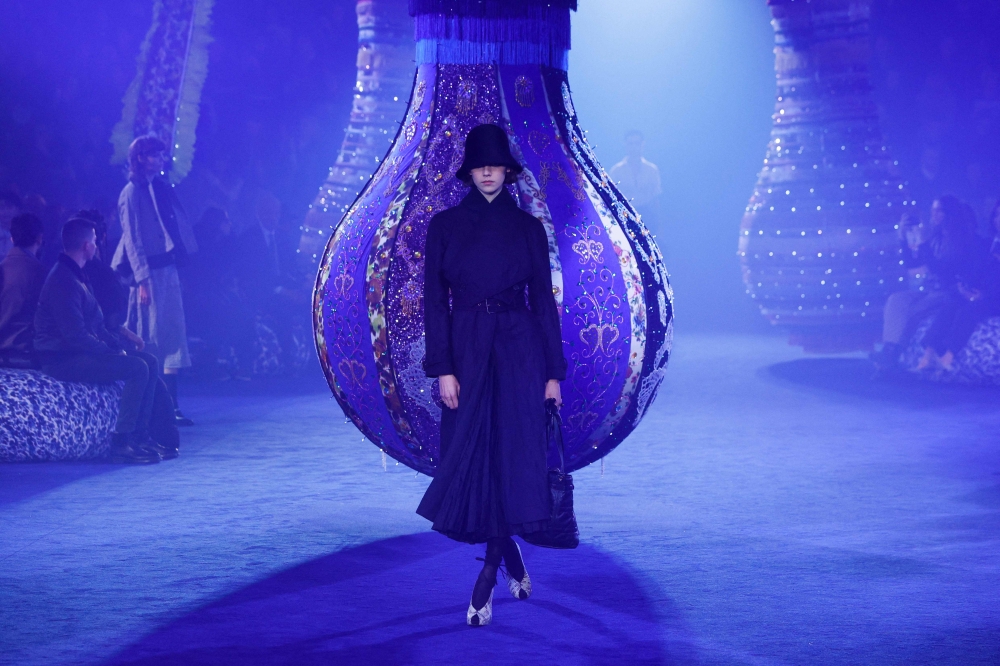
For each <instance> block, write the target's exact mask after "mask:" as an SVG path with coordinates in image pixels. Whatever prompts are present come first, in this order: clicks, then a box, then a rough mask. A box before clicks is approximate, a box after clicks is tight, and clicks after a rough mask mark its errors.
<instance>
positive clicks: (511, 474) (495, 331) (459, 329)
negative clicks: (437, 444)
mask: <svg viewBox="0 0 1000 666" xmlns="http://www.w3.org/2000/svg"><path fill="white" fill-rule="evenodd" d="M425 252H426V262H425V279H424V322H425V329H426V343H427V356H426V359H425V362H424V369H425V371H426V372H427V374H428V375H429V376H432V377H436V376H440V375H444V374H453V375H455V376H456V377H457V378H458V381H459V385H460V394H459V399H458V409H457V410H451V409H448V408H447V407H445V408H444V410H443V414H442V422H441V458H440V461H439V465H438V471H437V473H436V474H435V477H434V480H433V482H432V483H431V485H430V487H429V488H428V489H427V493H426V494H425V495H424V498H423V500H422V501H421V503H420V507H419V508H418V509H417V512H418V513H419V514H420V515H422V516H424V517H425V518H427V519H428V520H431V521H432V522H433V523H434V529H436V530H438V531H439V532H442V533H444V534H446V535H447V536H450V537H452V538H454V539H457V540H459V541H466V542H470V543H477V542H482V541H485V540H486V539H488V538H493V537H499V536H508V535H512V534H525V533H528V532H532V531H536V530H539V529H542V528H544V527H545V524H546V521H547V518H548V515H549V501H550V500H549V493H548V485H547V468H546V454H547V443H546V435H545V382H546V380H547V379H559V380H562V379H565V377H566V360H565V358H564V357H563V353H562V336H561V334H560V330H559V315H558V312H557V310H556V303H555V298H554V297H553V294H552V276H551V272H550V268H549V251H548V241H547V238H546V235H545V230H544V228H543V227H542V225H541V223H540V222H539V221H538V220H536V219H535V218H534V217H532V216H531V215H529V214H528V213H526V212H524V211H522V210H521V209H519V208H518V207H517V204H516V202H515V201H514V199H513V197H511V195H510V194H508V193H507V191H506V190H503V191H501V192H500V194H499V195H498V196H497V197H496V198H495V199H494V200H493V202H492V203H490V202H488V201H487V200H486V198H485V197H483V196H482V195H481V194H480V193H479V192H478V191H477V190H472V192H470V193H469V195H468V196H466V197H465V199H463V200H462V203H461V204H460V205H458V206H456V207H454V208H449V209H448V210H446V211H444V212H442V213H439V214H438V215H436V216H434V218H433V219H432V220H431V223H430V226H429V228H428V231H427V246H426V249H425ZM525 288H527V292H528V293H527V303H526V301H525V294H524V289H525ZM449 295H450V302H451V307H449ZM486 298H490V299H494V298H495V299H497V300H498V301H499V303H496V302H493V301H492V300H491V302H493V305H492V306H491V307H490V308H489V310H486V309H482V308H477V307H476V304H479V303H481V302H482V301H483V300H484V299H486Z"/></svg>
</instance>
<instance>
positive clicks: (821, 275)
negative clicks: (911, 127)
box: [739, 0, 916, 351]
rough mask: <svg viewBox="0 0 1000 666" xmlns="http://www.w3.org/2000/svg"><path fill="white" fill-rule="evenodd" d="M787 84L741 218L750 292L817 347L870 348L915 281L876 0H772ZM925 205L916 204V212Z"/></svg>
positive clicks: (781, 79)
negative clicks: (906, 249)
mask: <svg viewBox="0 0 1000 666" xmlns="http://www.w3.org/2000/svg"><path fill="white" fill-rule="evenodd" d="M768 5H769V6H770V8H771V14H772V17H773V21H772V25H773V26H774V33H775V48H774V53H775V71H776V75H777V96H776V100H775V113H774V115H773V119H774V127H773V129H772V131H771V140H770V142H769V144H768V148H767V155H766V156H765V159H764V166H763V169H762V170H761V171H760V174H759V175H758V180H757V185H756V186H755V188H754V193H753V196H752V197H751V198H750V203H749V205H748V206H747V208H746V212H745V214H744V216H743V222H742V224H741V225H740V242H739V256H740V261H741V263H742V267H743V280H744V283H745V284H746V289H747V293H748V294H750V296H751V298H753V299H755V300H756V301H757V303H758V304H759V305H760V309H761V313H762V314H763V315H764V316H765V317H767V318H768V319H769V320H770V321H771V322H772V323H773V324H777V325H782V326H785V327H787V328H788V329H789V330H790V331H791V340H790V342H791V343H792V344H798V345H802V346H803V347H805V349H806V350H807V351H850V350H854V349H867V348H870V347H871V345H872V343H873V342H874V341H876V340H878V339H879V338H880V335H881V329H880V325H881V317H882V306H883V305H884V304H885V299H886V297H887V296H888V295H889V294H890V293H892V292H893V291H896V290H898V289H899V288H900V287H901V286H902V284H903V269H902V267H901V265H900V256H899V241H898V237H897V233H896V228H897V225H898V223H899V219H900V217H901V215H902V214H903V213H905V212H907V211H909V210H911V206H913V205H914V203H915V202H913V201H911V200H910V199H909V196H908V192H907V190H906V186H905V183H903V182H902V180H901V178H900V176H899V171H898V168H897V164H898V163H897V162H895V161H894V160H893V159H892V157H891V156H890V154H889V150H888V149H887V147H886V145H885V141H884V140H883V138H882V134H881V131H880V130H879V124H878V113H877V109H876V106H875V102H874V100H873V98H872V91H871V84H870V82H869V62H870V49H869V33H868V22H869V11H870V2H869V1H868V0H813V1H812V2H800V1H799V2H797V1H795V0H768ZM915 212H916V211H915V210H914V213H915Z"/></svg>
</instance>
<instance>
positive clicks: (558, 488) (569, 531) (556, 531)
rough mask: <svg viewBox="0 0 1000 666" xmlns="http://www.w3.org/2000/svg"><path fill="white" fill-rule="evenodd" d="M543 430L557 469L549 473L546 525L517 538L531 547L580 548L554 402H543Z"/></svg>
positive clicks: (570, 476) (549, 400)
mask: <svg viewBox="0 0 1000 666" xmlns="http://www.w3.org/2000/svg"><path fill="white" fill-rule="evenodd" d="M545 414H546V417H547V419H546V431H547V433H548V441H549V445H550V446H551V445H553V444H554V445H555V447H556V450H558V451H559V469H552V470H549V492H551V493H552V514H551V515H550V516H549V526H548V527H547V528H546V529H544V530H542V531H541V532H531V533H529V534H522V535H521V538H523V539H524V540H525V541H527V542H528V543H530V544H533V545H535V546H543V547H545V548H576V547H577V546H579V545H580V530H579V529H578V528H577V526H576V514H575V513H574V512H573V477H572V475H570V474H567V473H566V456H565V452H564V451H563V439H562V419H560V418H559V409H558V408H557V407H556V401H555V400H554V399H553V398H549V399H548V400H546V401H545Z"/></svg>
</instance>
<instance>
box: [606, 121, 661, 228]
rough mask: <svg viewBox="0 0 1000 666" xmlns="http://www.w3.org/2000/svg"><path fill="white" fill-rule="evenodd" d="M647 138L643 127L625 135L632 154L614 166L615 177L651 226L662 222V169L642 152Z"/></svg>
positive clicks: (655, 226) (612, 174)
mask: <svg viewBox="0 0 1000 666" xmlns="http://www.w3.org/2000/svg"><path fill="white" fill-rule="evenodd" d="M645 145H646V140H645V138H644V137H643V136H642V132H640V131H639V130H631V131H630V132H628V133H627V134H626V135H625V148H626V150H627V151H628V154H627V155H626V156H625V158H624V159H623V160H622V161H621V162H619V163H618V164H616V165H614V166H613V167H611V172H610V175H611V180H613V181H614V182H615V183H616V184H617V185H618V189H620V190H621V191H622V194H624V195H625V197H626V198H627V199H629V200H630V201H631V202H632V205H633V206H635V209H636V211H638V213H639V215H641V216H642V221H643V222H645V224H646V226H647V227H648V228H649V229H650V230H655V229H657V225H659V223H660V195H661V194H663V187H662V185H661V183H660V169H659V167H657V166H656V165H655V164H653V163H652V162H650V161H649V160H647V159H646V158H645V157H643V156H642V151H643V149H644V148H645Z"/></svg>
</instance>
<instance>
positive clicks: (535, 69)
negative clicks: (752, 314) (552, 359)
mask: <svg viewBox="0 0 1000 666" xmlns="http://www.w3.org/2000/svg"><path fill="white" fill-rule="evenodd" d="M564 11H567V12H568V9H566V10H564ZM439 13H440V12H439ZM419 18H420V17H419V16H418V25H420V22H419ZM425 23H426V24H428V25H429V24H430V22H425ZM453 27H454V26H452V28H448V29H449V30H452V29H453ZM533 30H534V33H533V34H535V35H548V37H546V38H545V39H549V40H550V41H549V43H548V44H540V46H541V47H542V50H545V49H547V48H549V47H551V46H552V41H551V40H558V39H561V37H559V36H558V32H559V31H558V30H552V29H547V28H546V27H545V26H542V27H540V28H537V29H533ZM451 36H453V37H454V36H455V34H454V32H453V33H451ZM459 36H463V35H459ZM464 36H465V37H469V36H470V35H469V34H468V33H467V34H465V35H464ZM471 36H473V37H474V36H475V35H471ZM483 36H484V37H486V38H488V37H489V35H483ZM542 41H544V40H542ZM566 43H567V44H568V35H566ZM474 52H475V49H472V50H469V51H468V53H474ZM546 61H547V60H546V59H545V57H544V56H540V59H539V60H538V62H535V63H518V64H508V63H498V62H480V63H478V64H461V63H459V64H455V63H442V62H440V61H438V62H435V63H431V64H425V65H420V66H419V67H418V72H417V78H416V82H415V84H414V92H413V95H412V99H411V102H410V107H409V111H408V113H407V116H406V119H405V120H404V122H403V124H402V125H401V127H400V131H399V134H398V135H397V137H396V140H395V142H394V143H393V146H392V148H391V149H390V151H389V154H388V155H387V157H386V159H385V160H384V161H383V163H382V165H381V167H380V168H379V170H378V171H377V172H376V173H375V175H374V176H373V178H372V180H371V181H370V182H369V183H368V185H367V186H366V187H365V188H364V190H363V191H362V192H361V195H360V196H359V197H358V200H357V201H356V202H355V204H354V205H353V206H352V208H351V209H350V211H349V212H348V213H347V214H346V215H345V216H344V218H343V220H342V221H341V223H340V224H339V226H338V227H337V229H336V232H335V234H334V236H333V237H332V238H331V240H330V243H329V245H328V246H327V248H326V252H325V253H324V256H323V261H322V263H321V268H320V272H319V275H318V277H317V285H316V291H315V313H316V317H315V324H316V342H317V348H318V350H319V355H320V359H321V362H322V365H323V368H324V372H325V373H326V376H327V380H328V382H329V383H330V386H331V388H332V390H333V392H334V395H335V397H336V398H337V400H338V402H339V403H340V405H341V406H342V407H343V409H344V412H345V414H346V415H347V416H348V417H349V418H351V419H352V420H353V421H354V423H355V424H356V425H357V426H358V428H359V429H360V430H361V431H362V432H363V433H364V434H365V436H366V437H367V438H368V439H370V440H371V441H373V442H374V443H375V444H376V445H378V446H379V447H380V448H381V449H382V450H383V451H385V452H386V453H387V454H388V455H390V456H392V457H393V458H395V459H396V460H398V461H400V462H402V463H404V464H406V465H408V466H409V467H411V468H413V469H415V470H418V471H420V472H423V473H425V474H430V475H433V473H434V470H435V468H436V463H437V456H438V450H439V438H440V432H439V422H440V417H441V406H440V396H439V394H438V393H437V382H436V380H432V379H429V378H427V377H426V376H425V375H424V372H423V369H422V367H421V362H422V360H423V356H424V338H423V304H422V302H421V298H422V292H423V248H424V243H425V238H426V231H427V225H428V223H429V221H430V219H431V217H432V216H433V215H434V214H435V213H437V212H439V211H441V210H444V209H445V208H449V207H451V206H454V205H456V204H458V202H459V201H460V200H461V198H462V197H463V196H464V194H465V193H466V192H467V189H466V187H465V186H463V185H462V184H461V183H459V182H458V181H457V180H456V179H455V177H454V174H455V171H456V170H457V169H458V166H459V165H460V164H461V161H462V156H463V148H464V141H465V136H466V134H467V133H468V131H469V130H470V129H472V128H473V127H475V126H476V125H478V124H480V123H490V122H492V123H497V124H499V125H501V126H503V127H505V128H506V129H507V132H508V137H509V139H510V142H511V148H512V151H513V152H514V155H515V157H516V158H517V159H518V160H519V161H520V162H521V163H522V164H523V165H524V166H525V171H524V173H523V174H521V176H520V177H519V179H518V182H517V184H516V185H512V186H509V187H511V190H512V194H514V195H515V196H516V198H517V200H518V203H519V205H520V206H521V208H523V209H524V210H526V211H528V212H530V213H532V214H533V215H535V216H536V217H537V218H538V219H539V220H541V221H542V223H543V225H544V226H545V228H546V231H547V234H548V236H549V250H550V264H551V268H552V276H553V290H554V292H555V295H556V300H557V303H558V304H559V307H560V315H561V323H562V334H563V345H564V353H565V356H566V358H567V360H568V362H569V374H568V376H567V379H566V381H565V382H563V399H564V406H563V410H562V416H563V424H564V430H565V432H564V442H565V449H566V463H567V467H568V468H569V469H570V470H575V469H579V468H580V467H583V466H585V465H587V464H590V463H591V462H594V461H596V460H598V459H600V458H601V457H603V456H604V455H606V454H607V453H608V452H609V451H611V450H612V449H613V448H614V447H615V446H617V445H618V444H619V443H620V442H621V441H622V440H623V439H624V438H625V436H626V435H627V434H628V433H629V432H631V431H632V429H633V428H634V427H635V426H636V425H637V424H638V423H639V421H640V419H641V418H642V416H643V414H644V413H645V411H646V409H647V408H648V406H649V404H650V402H651V401H652V399H653V398H654V396H655V394H656V390H657V388H658V387H659V385H660V382H661V381H662V378H663V374H664V372H665V370H666V365H667V361H668V359H669V354H670V345H671V337H672V324H673V292H672V290H671V288H670V283H669V279H668V276H667V272H666V270H665V268H664V266H663V262H662V256H661V254H660V251H659V248H657V246H656V244H655V242H654V241H653V239H652V236H651V235H650V234H649V231H648V230H647V229H646V228H645V227H644V226H643V224H642V222H641V221H640V220H639V219H638V216H637V215H636V213H635V210H634V209H633V208H632V207H631V206H630V205H629V203H628V202H627V201H626V200H625V199H624V197H622V195H621V193H620V192H618V190H617V188H615V186H614V184H613V183H611V182H610V179H609V178H608V176H607V174H606V173H605V172H604V170H603V169H602V168H601V166H600V164H599V163H598V162H597V159H596V157H595V156H594V153H593V151H592V150H591V149H590V147H589V145H588V144H587V142H586V138H585V136H584V134H583V132H582V131H581V130H580V128H579V125H578V122H577V117H576V112H575V110H574V108H573V103H572V99H571V96H570V90H569V84H568V80H567V76H566V72H565V70H564V69H560V68H553V67H548V66H545V65H544V62H546ZM550 462H552V463H553V464H554V463H555V460H554V459H553V460H551V461H550Z"/></svg>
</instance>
